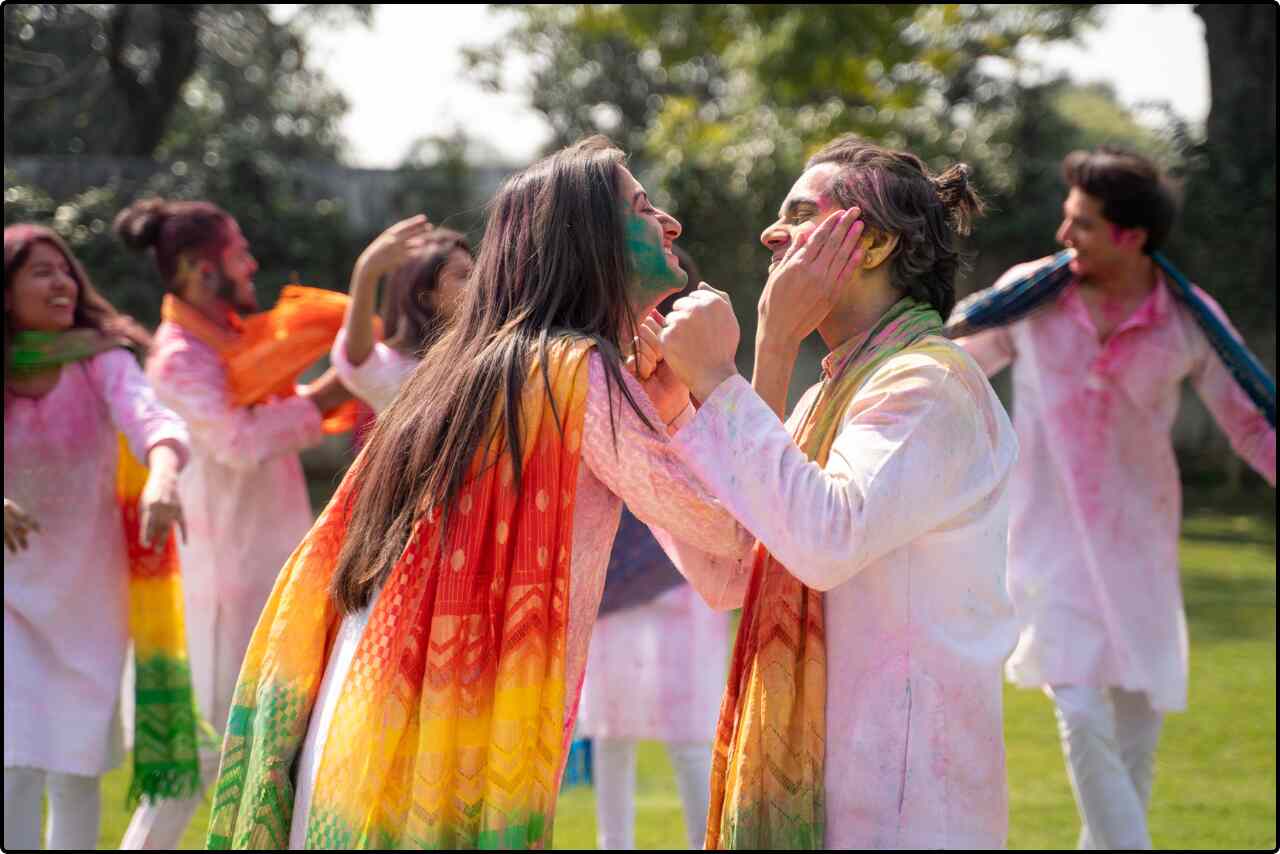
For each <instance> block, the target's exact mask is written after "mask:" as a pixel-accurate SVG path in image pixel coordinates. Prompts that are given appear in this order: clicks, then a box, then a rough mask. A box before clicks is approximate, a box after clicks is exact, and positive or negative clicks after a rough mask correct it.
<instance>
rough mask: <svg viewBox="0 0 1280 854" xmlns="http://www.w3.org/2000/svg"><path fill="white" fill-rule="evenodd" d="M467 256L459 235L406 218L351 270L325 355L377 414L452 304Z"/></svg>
mask: <svg viewBox="0 0 1280 854" xmlns="http://www.w3.org/2000/svg"><path fill="white" fill-rule="evenodd" d="M472 266H473V260H472V257H471V247H470V246H468V245H467V241H466V238H465V237H463V235H461V234H459V233H458V232H456V231H450V230H449V229H442V228H441V229H437V228H433V227H432V226H431V223H429V222H428V221H427V218H426V217H425V216H422V215H419V216H415V217H410V218H409V219H406V220H403V221H401V222H398V223H396V224H395V225H393V226H391V227H390V228H388V229H387V230H386V231H384V232H383V233H382V234H380V235H378V237H377V239H375V240H374V241H373V242H372V243H370V244H369V246H368V247H366V248H365V250H364V252H362V253H360V257H359V258H358V259H357V260H356V264H355V267H354V269H352V271H351V291H350V293H351V302H349V303H348V304H347V315H346V317H345V318H344V320H343V324H342V330H341V331H340V332H339V333H338V337H337V338H336V339H335V340H334V342H333V348H332V350H331V351H330V354H329V357H330V359H331V360H332V362H333V366H334V368H336V369H337V372H338V376H339V377H340V378H341V379H342V383H343V385H345V386H346V387H347V388H349V389H351V391H352V392H353V393H354V394H355V395H356V397H359V398H360V399H361V400H363V401H364V402H365V403H367V404H369V406H370V407H371V408H372V409H373V411H374V413H375V414H376V413H379V412H381V411H382V410H384V409H386V408H387V407H388V406H390V405H391V401H392V400H394V399H395V396H396V393H397V392H399V391H400V386H401V385H403V384H404V381H405V379H407V378H408V376H409V374H410V373H412V371H413V369H414V368H415V367H417V365H418V359H419V358H420V357H421V355H422V353H423V352H425V351H426V349H427V348H428V347H429V346H431V343H432V342H433V341H434V340H435V339H436V338H438V337H439V335H440V332H441V331H442V330H443V329H444V327H445V326H446V325H447V324H448V323H449V320H450V318H452V317H453V314H454V312H455V311H456V310H457V306H458V296H459V294H461V292H462V289H463V288H464V287H466V282H467V276H469V275H470V274H471V268H472ZM384 275H386V276H387V277H388V281H387V284H386V289H385V293H384V294H383V297H382V310H381V312H380V314H381V321H382V333H383V336H384V337H385V340H383V341H378V340H376V337H377V336H376V335H375V334H374V333H375V330H374V317H373V305H374V294H375V292H376V291H377V288H378V280H379V279H380V278H381V277H383V276H384Z"/></svg>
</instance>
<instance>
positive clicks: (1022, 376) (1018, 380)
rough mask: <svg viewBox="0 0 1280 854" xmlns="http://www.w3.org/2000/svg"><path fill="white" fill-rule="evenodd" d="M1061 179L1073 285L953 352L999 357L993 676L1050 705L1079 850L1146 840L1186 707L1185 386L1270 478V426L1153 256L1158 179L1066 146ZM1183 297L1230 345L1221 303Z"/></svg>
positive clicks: (1163, 195)
mask: <svg viewBox="0 0 1280 854" xmlns="http://www.w3.org/2000/svg"><path fill="white" fill-rule="evenodd" d="M1062 172H1063V178H1064V181H1065V183H1066V185H1067V188H1068V192H1067V197H1066V200H1065V201H1064V202H1063V205H1062V225H1061V226H1060V227H1059V229H1058V233H1057V240H1058V242H1059V243H1060V244H1062V245H1063V246H1065V247H1067V248H1068V249H1070V250H1073V251H1074V253H1075V257H1074V259H1073V260H1071V261H1070V266H1069V272H1070V274H1071V280H1070V283H1069V284H1068V285H1067V286H1066V287H1065V289H1064V290H1062V291H1061V292H1060V293H1054V294H1052V299H1051V300H1048V301H1046V302H1045V304H1044V305H1042V306H1039V307H1037V308H1036V309H1035V310H1034V311H1033V312H1032V313H1030V314H1027V315H1025V316H1022V317H1021V319H1017V320H1016V322H1009V323H1007V324H1001V325H996V326H994V327H993V328H991V329H987V330H985V331H981V332H978V333H976V334H974V335H971V336H968V337H963V338H960V339H959V343H960V344H961V346H963V347H964V348H965V349H966V350H967V351H968V352H969V353H970V354H971V355H972V356H973V357H974V358H975V359H976V360H977V361H978V363H979V364H980V365H981V366H982V368H983V370H984V371H985V372H986V373H987V375H988V376H991V375H994V374H996V373H998V372H999V371H1001V370H1003V369H1004V368H1005V367H1007V366H1009V365H1012V366H1013V388H1014V424H1015V425H1016V428H1017V432H1018V439H1019V443H1020V446H1021V449H1022V450H1021V458H1020V459H1019V461H1018V464H1017V466H1016V467H1015V469H1014V475H1013V479H1012V482H1011V485H1010V499H1011V518H1010V529H1009V586H1010V593H1011V595H1012V597H1013V603H1014V606H1015V608H1016V610H1017V613H1018V617H1019V620H1020V621H1021V622H1022V625H1023V629H1022V635H1021V638H1020V640H1019V642H1018V646H1017V649H1016V650H1015V652H1014V654H1013V656H1012V658H1011V659H1010V660H1009V663H1008V667H1007V672H1008V676H1009V678H1010V679H1011V680H1012V681H1014V682H1016V683H1017V684H1019V685H1022V686H1024V687H1038V688H1042V689H1043V690H1044V692H1045V693H1046V694H1047V695H1048V696H1049V697H1050V698H1051V699H1052V700H1053V703H1054V708H1055V713H1056V715H1057V720H1058V729H1059V734H1060V736H1061V740H1062V750H1063V754H1064V757H1065V759H1066V764H1067V775H1068V777H1069V779H1070V781H1071V786H1072V791H1073V792H1074V793H1075V799H1076V807H1077V810H1078V811H1079V814H1080V821H1081V825H1082V827H1081V831H1080V839H1079V845H1080V847H1081V848H1104V849H1105V848H1122V849H1125V848H1127V849H1137V848H1150V847H1151V835H1150V833H1149V831H1148V829H1147V818H1146V816H1147V809H1148V807H1149V804H1150V800H1151V785H1152V777H1153V773H1154V766H1155V750H1156V744H1157V742H1158V740H1159V737H1160V729H1161V724H1162V721H1163V718H1164V715H1165V714H1166V713H1168V712H1176V711H1182V710H1183V709H1185V708H1186V705H1187V666H1188V663H1187V661H1188V646H1187V629H1186V616H1185V614H1184V611H1183V606H1182V589H1181V585H1180V583H1179V576H1178V533H1179V528H1180V524H1181V506H1182V495H1181V484H1180V480H1179V475H1178V466H1177V460H1176V457H1175V455H1174V452H1173V444H1172V428H1173V423H1174V418H1175V416H1176V414H1177V410H1178V403H1179V401H1180V398H1181V389H1182V383H1183V381H1184V380H1190V381H1191V385H1192V387H1193V388H1194V389H1195V390H1196V393H1197V394H1198V395H1199V396H1200V399H1201V400H1202V401H1203V402H1204V404H1205V407H1206V408H1207V409H1208V410H1209V412H1210V414H1211V415H1212V416H1213V418H1214V420H1215V421H1217V423H1218V425H1219V426H1220V427H1221V428H1222V429H1223V431H1224V432H1225V433H1226V434H1227V436H1228V438H1229V439H1230V440H1231V445H1232V447H1233V448H1234V449H1235V451H1236V453H1237V454H1239V455H1240V457H1241V458H1242V459H1243V460H1245V461H1246V462H1247V463H1248V464H1249V465H1250V466H1251V467H1253V469H1254V470H1255V471H1257V472H1258V473H1259V474H1261V475H1262V476H1263V477H1264V478H1266V480H1267V482H1268V483H1270V484H1272V485H1273V486H1274V485H1275V478H1276V434H1275V428H1274V427H1272V426H1270V425H1269V424H1268V423H1267V420H1266V418H1265V417H1264V415H1263V414H1262V413H1261V412H1259V411H1258V408H1257V407H1255V406H1254V405H1253V403H1251V402H1250V400H1249V398H1248V397H1247V396H1246V395H1245V393H1244V392H1243V391H1242V390H1241V388H1240V386H1239V385H1237V383H1236V381H1235V380H1233V379H1232V376H1231V373H1230V371H1229V370H1228V368H1227V366H1226V365H1225V364H1224V363H1223V361H1222V360H1221V359H1219V358H1218V356H1216V355H1215V353H1214V351H1213V349H1212V348H1211V346H1210V342H1209V339H1208V338H1207V337H1206V333H1205V332H1204V331H1203V330H1202V329H1201V328H1200V326H1199V325H1198V323H1197V322H1196V321H1195V320H1194V319H1193V315H1192V314H1191V313H1190V312H1189V311H1188V310H1187V307H1186V303H1185V298H1184V299H1176V298H1175V296H1174V294H1173V293H1172V292H1171V287H1170V284H1171V283H1170V282H1168V281H1166V278H1165V276H1164V274H1163V272H1162V271H1161V268H1160V267H1159V266H1158V264H1157V263H1156V262H1155V261H1154V260H1153V259H1152V257H1151V254H1152V253H1153V252H1156V251H1157V250H1160V249H1161V248H1162V247H1163V245H1164V242H1165V240H1166V238H1167V237H1168V235H1169V232H1170V230H1171V229H1172V227H1173V224H1174V220H1175V218H1176V216H1177V197H1176V195H1175V193H1174V190H1173V188H1172V187H1171V185H1170V183H1169V181H1168V179H1167V178H1165V176H1163V175H1162V174H1161V173H1160V170H1159V169H1158V168H1157V167H1156V165H1155V164H1154V163H1153V162H1152V161H1150V160H1149V159H1147V158H1145V157H1142V156H1141V155H1138V154H1135V153H1133V152H1129V151H1125V150H1122V149H1118V148H1109V147H1103V148H1099V149H1096V150H1094V151H1075V152H1072V153H1071V154H1069V155H1067V157H1066V158H1065V159H1064V161H1063V164H1062ZM1045 267H1047V263H1046V259H1041V260H1040V261H1033V262H1029V263H1026V264H1020V265H1018V266H1016V267H1013V268H1012V269H1010V270H1009V271H1008V272H1007V273H1005V275H1004V276H1002V277H1001V279H1000V280H999V281H998V282H997V283H996V285H995V286H993V288H991V289H990V290H991V292H992V293H993V294H996V296H997V297H998V292H999V290H1000V289H1001V288H1002V287H1003V286H1006V285H1008V284H1010V283H1013V282H1016V281H1018V280H1020V279H1025V278H1026V277H1028V276H1030V275H1033V274H1034V273H1035V272H1036V270H1037V269H1039V268H1045ZM1193 291H1194V294H1193V295H1192V297H1191V298H1192V299H1196V298H1198V299H1197V301H1198V302H1199V303H1201V304H1202V305H1203V306H1205V307H1206V308H1207V311H1208V312H1209V313H1211V314H1212V315H1213V316H1214V317H1216V318H1217V320H1218V321H1219V322H1220V323H1221V324H1222V325H1223V327H1225V331H1226V334H1227V335H1229V336H1231V337H1232V338H1235V339H1238V338H1239V336H1238V335H1237V334H1236V333H1235V332H1234V330H1232V329H1231V326H1230V323H1229V321H1228V320H1227V318H1226V316H1225V315H1224V314H1223V313H1222V310H1221V309H1220V308H1219V307H1218V305H1217V303H1216V302H1214V301H1213V299H1212V298H1211V297H1209V296H1208V295H1207V294H1205V293H1204V292H1203V291H1201V290H1200V289H1199V288H1194V289H1193ZM985 294H986V292H984V294H982V295H977V297H975V298H971V299H977V300H981V299H982V298H983V296H984V295H985ZM966 302H968V301H966Z"/></svg>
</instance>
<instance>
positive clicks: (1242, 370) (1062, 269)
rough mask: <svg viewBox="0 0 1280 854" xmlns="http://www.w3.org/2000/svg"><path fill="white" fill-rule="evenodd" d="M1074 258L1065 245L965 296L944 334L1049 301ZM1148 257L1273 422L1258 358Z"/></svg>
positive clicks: (1002, 320)
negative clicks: (1042, 261)
mask: <svg viewBox="0 0 1280 854" xmlns="http://www.w3.org/2000/svg"><path fill="white" fill-rule="evenodd" d="M1074 257H1075V253H1074V252H1072V251H1071V250H1070V249H1067V250H1064V251H1062V252H1059V253H1058V254H1057V255H1054V256H1053V259H1052V260H1051V261H1050V262H1049V263H1048V264H1046V265H1043V266H1041V267H1038V268H1037V269H1036V270H1035V271H1033V272H1031V273H1029V274H1028V275H1026V276H1020V277H1018V278H1016V279H1012V280H1010V281H1008V282H1005V283H1004V284H1002V285H999V286H997V287H991V288H987V289H986V290H982V291H978V292H977V293H975V294H972V295H970V296H969V297H967V298H966V299H964V300H963V301H961V302H960V303H959V304H958V305H957V306H956V308H955V311H954V312H952V315H951V319H950V321H948V323H947V326H946V328H945V329H944V330H943V334H945V335H946V336H947V337H948V338H963V337H964V336H966V335H973V334H974V333H976V332H981V331H982V330H984V329H992V328H994V327H997V326H1007V325H1008V324H1011V323H1015V322H1016V321H1019V320H1021V319H1023V318H1024V317H1027V316H1029V315H1031V314H1033V313H1034V312H1036V311H1037V310H1039V309H1041V308H1044V307H1045V306H1047V305H1051V304H1052V303H1053V301H1054V300H1055V299H1057V297H1058V295H1059V294H1060V293H1062V291H1063V289H1064V288H1066V286H1067V285H1068V284H1070V283H1071V281H1072V279H1073V278H1074V277H1073V276H1072V274H1071V269H1070V264H1071V260H1072V259H1073V258H1074ZM1151 260H1152V261H1154V262H1155V263H1156V266H1158V267H1159V268H1160V269H1161V270H1163V271H1164V273H1165V275H1166V276H1167V277H1168V279H1169V283H1170V287H1169V289H1170V290H1171V291H1172V292H1173V295H1174V297H1176V298H1177V300H1178V301H1179V302H1180V303H1182V305H1183V306H1184V307H1185V308H1186V309H1187V311H1188V312H1189V313H1190V315H1191V317H1192V319H1193V320H1195V322H1196V325H1197V326H1199V327H1200V329H1201V331H1203V332H1204V335H1205V337H1206V338H1208V339H1209V346H1211V347H1212V348H1213V351H1214V352H1215V353H1217V354H1218V358H1219V359H1221V360H1222V363H1223V364H1224V365H1225V366H1226V368H1227V370H1228V371H1230V372H1231V376H1232V377H1234V378H1235V381H1236V382H1237V383H1238V384H1239V385H1240V388H1242V389H1244V393H1245V394H1247V395H1248V396H1249V399H1250V400H1252V401H1253V403H1254V405H1255V406H1257V407H1258V411H1259V412H1261V413H1262V414H1263V416H1264V417H1265V418H1266V419H1267V423H1268V424H1270V425H1271V426H1272V427H1275V426H1276V383H1275V380H1273V379H1272V378H1271V376H1270V375H1269V374H1268V373H1267V371H1266V369H1265V368H1263V367H1262V363H1261V362H1259V361H1258V357H1257V356H1255V355H1253V353H1251V352H1249V348H1248V347H1246V346H1245V344H1244V342H1243V341H1241V340H1240V339H1239V338H1238V337H1236V336H1235V335H1233V334H1232V333H1231V331H1230V330H1229V329H1227V327H1226V325H1225V324H1224V323H1223V322H1222V321H1221V320H1220V319H1219V318H1218V316H1217V315H1216V314H1214V313H1213V311H1212V310H1211V309H1210V308H1209V306H1208V304H1207V303H1206V302H1205V301H1204V300H1203V299H1201V298H1200V296H1199V295H1198V294H1196V292H1195V289H1194V288H1192V287H1191V283H1190V282H1188V281H1187V279H1186V277H1185V276H1183V275H1182V273H1181V272H1179V270H1178V268H1177V267H1175V266H1173V262H1171V261H1170V260H1169V259H1168V258H1166V257H1165V256H1164V254H1163V253H1160V252H1153V253H1151Z"/></svg>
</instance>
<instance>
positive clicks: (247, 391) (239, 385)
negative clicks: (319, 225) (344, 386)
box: [160, 285, 357, 433]
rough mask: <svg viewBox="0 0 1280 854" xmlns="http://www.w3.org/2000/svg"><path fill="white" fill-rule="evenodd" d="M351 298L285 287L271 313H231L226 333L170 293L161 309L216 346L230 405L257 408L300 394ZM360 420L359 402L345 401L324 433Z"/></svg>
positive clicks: (341, 430)
mask: <svg viewBox="0 0 1280 854" xmlns="http://www.w3.org/2000/svg"><path fill="white" fill-rule="evenodd" d="M347 300H348V298H347V295H346V294H341V293H338V292H337V291H328V290H324V289H323V288H309V287H305V286H303V285H285V287H284V290H283V291H281V292H280V299H279V300H278V301H277V302H276V305H275V308H273V309H271V310H270V311H263V312H259V313H258V314H251V315H249V316H248V317H245V318H241V317H240V316H239V315H238V314H236V313H235V312H232V311H228V312H227V320H228V321H229V322H230V324H231V329H226V328H224V327H221V326H218V325H217V324H216V323H214V322H213V321H211V320H209V318H207V317H205V316H204V315H203V314H201V313H200V312H199V311H198V310H197V309H195V308H194V307H193V306H192V305H191V304H190V303H188V302H186V301H185V300H182V299H179V298H178V297H176V296H174V295H173V294H169V295H168V296H166V297H165V298H164V303H163V304H162V305H161V306H160V317H161V319H162V320H166V321H168V322H170V323H176V324H178V325H179V326H181V327H182V328H183V329H185V330H187V331H188V332H190V333H191V334H192V335H194V336H195V337H196V339H197V340H199V341H200V342H201V343H203V344H206V345H208V346H209V347H211V348H213V350H214V351H215V352H216V353H217V354H218V356H219V357H220V358H221V359H222V364H223V365H224V366H225V367H226V369H227V384H228V387H229V390H230V392H231V402H232V404H233V405H235V406H253V405H254V404H258V403H263V402H264V401H266V400H267V399H268V398H270V397H277V398H286V397H292V396H293V395H294V394H296V393H297V391H296V385H297V382H298V376H299V375H300V374H301V373H302V372H303V371H304V370H306V369H307V368H308V367H309V366H310V365H312V364H313V363H314V362H315V361H316V360H317V359H319V358H320V357H322V356H324V355H325V354H326V353H328V352H329V348H330V347H331V346H332V345H333V339H334V338H335V337H336V336H337V334H338V330H339V329H341V328H342V319H343V316H344V314H345V313H346V310H347ZM356 418H357V404H356V401H354V400H350V401H347V402H346V403H344V404H342V405H341V406H339V407H338V408H337V409H334V410H332V411H331V412H329V413H328V414H327V415H326V416H325V419H324V431H325V432H326V433H345V432H346V431H348V430H350V429H351V428H352V427H354V426H355V423H356Z"/></svg>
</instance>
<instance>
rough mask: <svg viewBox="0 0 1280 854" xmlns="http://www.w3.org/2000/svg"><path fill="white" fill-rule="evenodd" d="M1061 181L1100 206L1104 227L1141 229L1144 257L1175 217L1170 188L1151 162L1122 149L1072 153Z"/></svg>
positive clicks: (1160, 243)
mask: <svg viewBox="0 0 1280 854" xmlns="http://www.w3.org/2000/svg"><path fill="white" fill-rule="evenodd" d="M1062 179H1063V181H1065V182H1066V184H1067V186H1068V187H1078V188H1079V189H1080V190H1081V191H1083V192H1085V193H1088V194H1089V195H1090V196H1093V197H1094V198H1096V199H1098V200H1099V201H1101V202H1102V215H1103V216H1104V217H1106V219H1107V221H1108V222H1112V223H1115V224H1116V225H1118V226H1120V227H1121V228H1145V229H1146V230H1147V242H1146V245H1144V246H1143V247H1142V250H1143V251H1144V252H1146V253H1147V254H1150V253H1152V252H1155V251H1156V250H1157V249H1159V248H1160V247H1161V246H1163V245H1164V242H1165V240H1166V239H1168V237H1169V231H1170V230H1171V229H1172V228H1173V223H1174V220H1176V219H1177V217H1178V207H1179V199H1178V193H1177V191H1176V190H1175V188H1174V186H1173V184H1172V183H1171V182H1170V181H1169V180H1168V178H1166V177H1165V176H1164V175H1163V174H1162V173H1161V172H1160V168H1159V167H1158V166H1156V164H1155V163H1153V162H1152V161H1151V160H1149V159H1148V158H1146V157H1143V156H1142V155H1141V154H1137V153H1135V152H1132V151H1129V150H1127V149H1124V148H1119V147H1117V146H1113V145H1101V146H1098V147H1097V148H1095V149H1094V150H1093V151H1073V152H1071V153H1070V154H1068V155H1067V156H1066V157H1065V158H1064V159H1063V161H1062Z"/></svg>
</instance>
